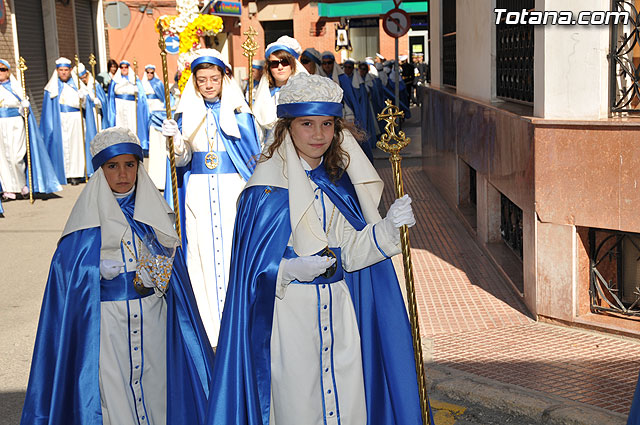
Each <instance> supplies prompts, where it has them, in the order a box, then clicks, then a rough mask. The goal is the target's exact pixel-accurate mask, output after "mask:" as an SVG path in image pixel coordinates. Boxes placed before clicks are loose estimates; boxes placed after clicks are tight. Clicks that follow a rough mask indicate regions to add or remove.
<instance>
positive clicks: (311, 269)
mask: <svg viewBox="0 0 640 425" xmlns="http://www.w3.org/2000/svg"><path fill="white" fill-rule="evenodd" d="M335 262H336V259H335V258H331V257H320V256H319V255H309V256H306V257H296V258H289V259H284V260H282V261H281V262H280V268H281V269H282V274H281V276H282V279H283V280H284V281H288V282H291V281H292V280H297V281H300V282H311V281H312V280H313V279H315V278H316V277H317V276H320V275H321V274H322V273H324V272H325V271H326V270H327V268H329V267H331V266H332V265H333V263H335Z"/></svg>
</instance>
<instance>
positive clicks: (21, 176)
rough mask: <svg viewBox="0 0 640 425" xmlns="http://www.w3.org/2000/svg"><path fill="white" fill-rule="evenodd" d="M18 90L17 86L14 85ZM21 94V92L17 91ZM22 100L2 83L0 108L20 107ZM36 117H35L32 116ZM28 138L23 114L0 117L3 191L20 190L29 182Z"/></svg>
mask: <svg viewBox="0 0 640 425" xmlns="http://www.w3.org/2000/svg"><path fill="white" fill-rule="evenodd" d="M12 88H13V90H14V91H15V90H16V87H15V86H14V87H12ZM16 94H18V95H19V92H16ZM19 107H20V101H19V100H18V99H17V98H16V97H15V96H14V95H13V94H12V93H10V92H9V91H8V90H7V89H6V88H5V87H4V86H2V85H0V108H19ZM30 119H35V117H30ZM26 154H27V140H26V137H25V131H24V118H23V117H22V116H18V117H10V118H0V185H1V186H2V190H1V191H3V192H20V191H21V190H22V188H23V187H24V186H25V185H26V184H27V181H26V176H25V170H26V164H25V155H26Z"/></svg>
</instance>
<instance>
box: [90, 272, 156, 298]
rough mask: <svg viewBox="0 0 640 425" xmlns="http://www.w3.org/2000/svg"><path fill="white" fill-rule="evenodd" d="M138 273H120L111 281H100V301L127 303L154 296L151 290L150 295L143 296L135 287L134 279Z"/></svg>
mask: <svg viewBox="0 0 640 425" xmlns="http://www.w3.org/2000/svg"><path fill="white" fill-rule="evenodd" d="M135 276H136V272H126V273H120V274H119V275H118V276H116V277H114V278H113V279H111V280H106V279H100V301H126V300H137V299H140V298H145V297H148V296H149V295H151V294H153V292H154V291H153V290H151V288H149V293H148V294H146V295H142V294H140V293H138V291H136V289H135V288H134V286H133V278H134V277H135Z"/></svg>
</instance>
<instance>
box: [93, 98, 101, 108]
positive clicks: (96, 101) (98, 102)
mask: <svg viewBox="0 0 640 425" xmlns="http://www.w3.org/2000/svg"><path fill="white" fill-rule="evenodd" d="M93 103H95V104H96V106H97V107H98V108H102V102H100V99H98V98H97V97H96V98H95V99H93Z"/></svg>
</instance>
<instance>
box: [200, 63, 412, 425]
mask: <svg viewBox="0 0 640 425" xmlns="http://www.w3.org/2000/svg"><path fill="white" fill-rule="evenodd" d="M280 93H281V95H280V99H279V102H278V108H277V114H278V118H279V119H278V120H277V122H276V124H275V127H274V130H273V134H274V140H273V143H272V144H271V145H269V146H268V147H267V148H266V149H265V151H264V154H263V157H262V158H261V160H260V162H259V163H258V165H257V167H256V170H255V172H254V174H253V176H252V177H251V180H250V181H249V182H248V184H247V188H245V190H244V191H243V192H242V194H241V195H240V198H239V200H238V220H237V222H236V232H235V234H234V241H233V254H232V264H231V276H232V279H231V281H230V282H229V294H228V300H227V305H226V307H225V308H226V310H225V315H224V317H223V319H222V327H221V331H220V344H219V346H218V347H219V348H218V352H217V357H216V364H215V366H214V373H213V380H212V387H213V388H230V389H232V390H229V391H215V392H212V393H211V396H210V398H209V416H208V421H207V424H209V425H214V424H215V425H226V424H231V423H233V424H237V425H247V424H251V425H256V424H267V423H270V424H278V425H297V424H305V425H323V424H324V425H326V424H331V425H337V424H339V423H343V424H349V425H365V424H371V423H376V424H381V425H409V424H411V425H413V424H417V423H420V422H421V419H420V403H419V399H418V385H417V382H418V381H417V378H416V371H415V366H414V365H415V362H414V358H413V347H412V342H411V341H412V339H411V329H410V326H409V321H408V318H407V313H406V310H405V307H404V302H403V299H402V293H401V291H400V287H399V285H398V280H397V277H396V274H395V271H394V268H393V264H392V263H391V260H390V258H389V257H390V256H393V255H395V254H398V253H399V252H400V231H399V227H401V226H403V225H408V226H412V225H413V224H415V218H414V215H413V211H412V209H411V199H410V198H409V197H408V196H405V197H404V198H401V199H398V200H396V201H395V202H394V203H393V205H392V206H391V207H390V208H389V211H388V213H387V217H386V218H385V219H381V218H380V216H379V214H378V208H377V207H378V203H379V201H380V196H381V194H382V186H383V184H382V181H381V180H380V177H379V176H378V174H377V173H376V171H375V169H374V168H373V166H372V165H371V163H370V162H369V161H368V159H367V158H366V156H365V155H364V153H363V152H362V149H360V147H359V146H358V141H357V140H356V137H359V136H360V134H359V132H357V131H355V130H354V129H353V126H352V125H350V124H348V123H346V122H345V121H344V120H343V119H342V104H341V101H342V90H341V89H340V87H339V86H338V85H337V84H335V83H334V82H333V81H331V80H330V79H328V78H325V77H322V76H319V75H296V76H293V77H291V78H290V79H289V81H288V82H287V84H286V85H285V86H284V87H283V88H282V91H281V92H280Z"/></svg>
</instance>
